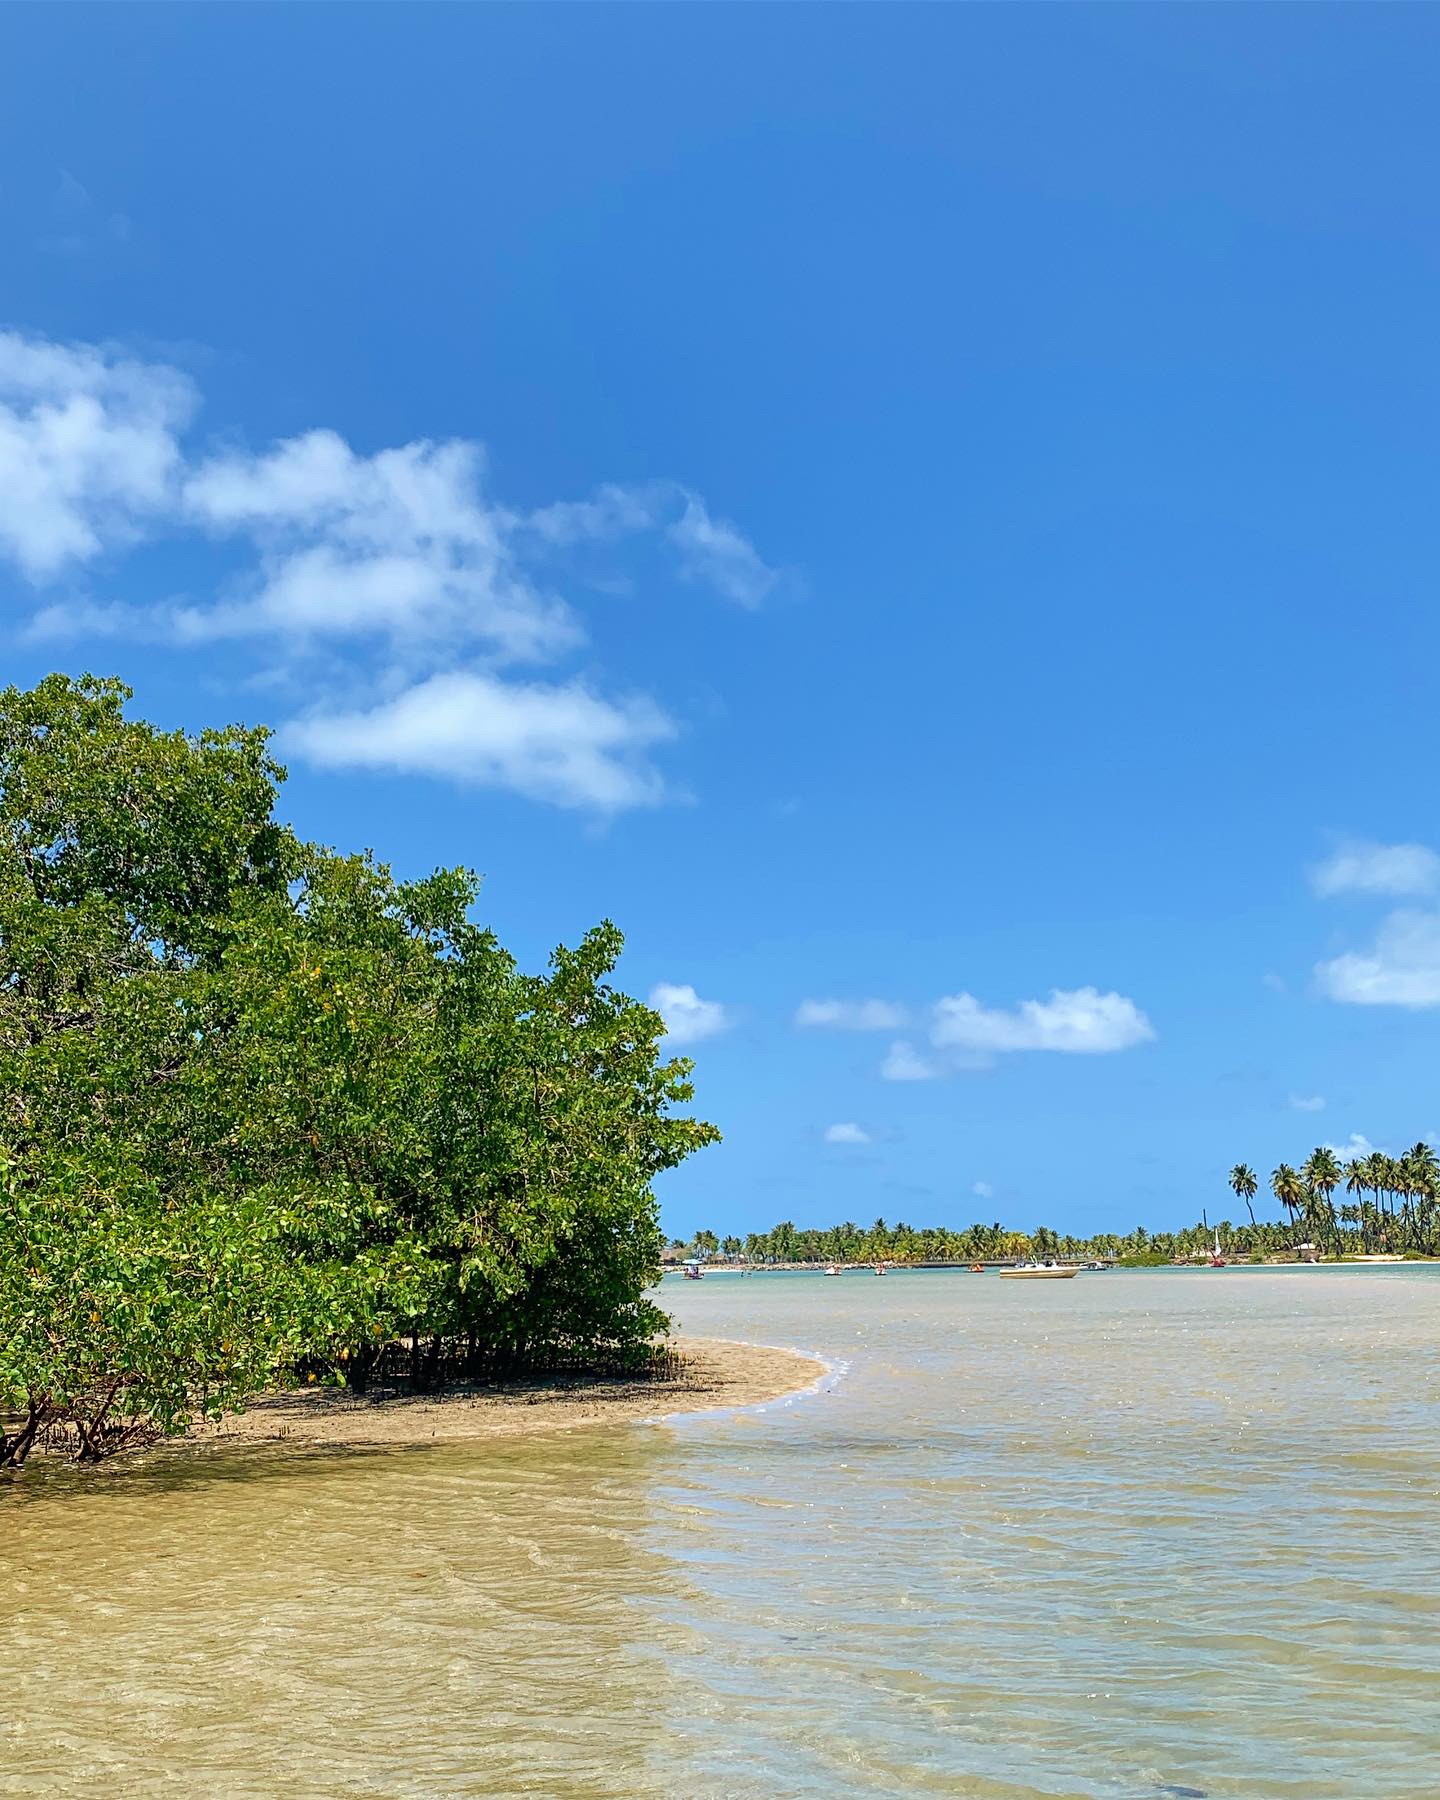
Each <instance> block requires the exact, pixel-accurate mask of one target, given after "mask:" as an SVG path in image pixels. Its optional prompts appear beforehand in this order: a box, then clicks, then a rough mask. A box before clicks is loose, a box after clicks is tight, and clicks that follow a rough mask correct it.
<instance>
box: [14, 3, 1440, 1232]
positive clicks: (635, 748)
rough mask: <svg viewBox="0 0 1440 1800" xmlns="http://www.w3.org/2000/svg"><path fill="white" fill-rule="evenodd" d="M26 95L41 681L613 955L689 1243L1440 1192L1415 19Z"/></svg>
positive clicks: (1210, 19) (459, 32)
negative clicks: (665, 1043) (254, 752)
mask: <svg viewBox="0 0 1440 1800" xmlns="http://www.w3.org/2000/svg"><path fill="white" fill-rule="evenodd" d="M0 37H3V44H0V50H3V54H0V69H3V73H0V99H3V104H0V146H3V165H0V166H3V170H4V177H3V182H0V233H3V239H0V241H3V244H4V249H5V256H4V271H5V279H4V284H3V290H0V311H3V325H4V327H5V329H6V330H7V332H8V335H7V336H6V337H5V338H4V340H3V344H0V591H3V594H4V596H5V599H6V602H7V605H8V617H9V627H10V628H9V631H8V634H7V638H6V658H5V661H6V668H5V675H6V677H7V678H8V679H13V680H16V681H20V682H29V681H32V680H34V679H36V678H38V676H40V675H41V674H43V673H44V672H45V671H46V670H48V669H50V668H55V667H61V668H66V669H70V670H75V671H78V670H80V669H83V668H92V669H97V670H101V671H105V672H113V673H118V674H121V675H123V676H124V677H125V678H126V679H127V680H128V681H130V683H131V684H132V685H133V686H134V688H135V689H136V693H137V705H138V706H139V707H140V709H141V710H143V711H144V712H145V713H146V714H148V715H149V716H152V717H154V718H157V719H159V720H162V721H164V722H166V723H169V724H183V725H186V726H190V727H198V726H201V725H204V724H207V723H216V722H219V721H222V720H225V719H230V718H233V717H240V718H244V719H246V720H249V721H252V722H253V721H260V720H264V721H267V722H270V723H273V724H274V725H276V726H277V727H278V728H279V731H280V742H281V747H282V751H283V754H284V755H285V756H286V758H287V760H288V762H289V764H290V766H291V771H292V775H291V781H290V784H289V786H288V789H287V792H286V798H285V804H286V808H287V810H288V812H289V813H290V815H291V816H292V817H293V818H294V820H295V821H296V823H297V824H298V825H299V827H300V828H301V829H302V830H304V831H305V832H307V833H310V834H312V835H315V836H318V837H321V838H323V839H325V840H326V841H329V842H331V843H334V844H337V845H339V846H341V847H344V848H358V847H362V846H372V845H373V846H375V847H376V848H377V849H378V850H380V851H381V852H382V853H383V854H385V855H386V856H388V857H389V858H390V860H392V861H393V863H394V864H395V865H396V866H397V868H398V869H399V870H401V871H402V872H417V871H420V870H422V869H425V868H428V867H430V866H433V865H435V864H437V863H451V862H465V863H468V864H470V865H472V866H475V867H477V868H479V869H481V870H482V871H484V873H485V874H486V877H487V882H486V888H485V896H484V910H485V914H486V917H487V919H488V920H489V921H490V922H492V923H493V924H494V925H495V926H496V928H497V929H498V930H499V931H500V932H501V934H502V935H503V936H504V937H505V938H506V940H507V941H509V942H510V943H511V944H512V945H514V946H515V948H516V949H517V950H518V952H519V953H520V954H521V955H522V957H524V958H525V959H526V960H529V961H539V960H540V959H541V958H543V956H544V955H545V953H546V951H547V950H548V948H549V947H550V945H551V944H553V943H554V942H556V941H558V940H561V939H573V938H574V937H575V936H576V935H577V934H578V933H579V932H580V931H582V930H583V929H584V928H585V926H586V925H587V924H589V923H591V922H592V921H594V920H595V919H597V918H599V917H601V916H602V915H610V916H613V917H614V918H615V919H616V920H617V921H618V922H619V923H620V924H621V925H622V927H623V928H624V930H625V931H626V933H627V935H628V939H629V948H628V950H627V953H626V958H625V963H624V968H623V978H624V981H625V983H626V985H627V986H629V987H630V988H631V990H632V991H635V992H638V993H641V994H646V995H648V994H651V993H652V992H655V993H657V994H658V995H659V996H660V997H661V999H662V1002H663V1006H664V1008H665V1010H666V1011H667V1016H668V1017H669V1018H670V1019H671V1022H672V1026H673V1028H674V1034H675V1036H676V1038H677V1040H683V1041H684V1047H686V1048H688V1049H690V1050H691V1051H692V1052H693V1054H694V1056H695V1058H696V1061H697V1065H698V1074H697V1079H698V1083H699V1090H700V1100H701V1109H702V1110H703V1112H704V1113H705V1114H706V1115H707V1116H709V1117H711V1118H713V1119H714V1120H715V1121H716V1122H717V1123H718V1124H719V1125H720V1126H721V1128H722V1130H723V1131H724V1133H725V1138H726V1141H725V1143H724V1145H723V1147H722V1148H721V1149H719V1150H718V1151H713V1152H710V1153H708V1154H707V1155H706V1156H704V1157H702V1158H699V1159H697V1160H696V1161H695V1162H694V1163H693V1164H691V1165H690V1166H689V1167H687V1168H686V1169H685V1170H684V1171H681V1172H678V1173H677V1174H676V1175H674V1176H673V1177H671V1178H669V1180H668V1181H667V1183H666V1184H665V1186H664V1188H663V1190H662V1197H663V1201H664V1211H665V1219H666V1223H667V1225H668V1226H669V1227H670V1229H672V1230H673V1231H676V1232H678V1233H687V1232H688V1231H690V1230H691V1229H693V1228H695V1227H697V1226H701V1225H713V1226H714V1227H716V1228H717V1229H722V1230H724V1229H730V1228H733V1229H737V1230H745V1229H751V1228H758V1227H764V1226H768V1225H770V1224H772V1223H774V1222H775V1221H776V1220H777V1219H780V1218H791V1219H794V1220H796V1221H797V1222H800V1223H821V1222H829V1221H831V1220H834V1219H839V1218H845V1217H850V1218H857V1219H862V1220H869V1219H871V1218H873V1217H875V1216H876V1215H877V1214H883V1215H884V1216H885V1217H887V1218H889V1219H892V1220H893V1219H895V1218H906V1219H909V1220H910V1221H911V1222H915V1223H923V1222H940V1223H951V1224H962V1223H965V1222H967V1221H968V1220H970V1219H972V1218H975V1217H983V1218H987V1219H988V1218H992V1217H1000V1218H1002V1219H1004V1220H1006V1221H1007V1222H1010V1223H1014V1224H1017V1225H1028V1224H1031V1223H1034V1222H1036V1221H1038V1220H1041V1219H1044V1220H1047V1221H1049V1222H1053V1223H1056V1224H1059V1225H1061V1226H1073V1227H1077V1228H1078V1227H1087V1228H1094V1229H1102V1228H1103V1229H1108V1228H1120V1229H1123V1228H1128V1227H1129V1226H1130V1225H1133V1224H1134V1223H1136V1222H1137V1221H1141V1220H1143V1221H1144V1222H1146V1223H1148V1224H1152V1225H1155V1224H1163V1223H1168V1222H1179V1221H1181V1220H1188V1219H1190V1218H1193V1217H1194V1216H1195V1215H1196V1214H1197V1213H1198V1211H1199V1208H1200V1207H1201V1206H1202V1205H1206V1206H1208V1207H1209V1208H1210V1210H1211V1216H1212V1217H1214V1216H1215V1215H1216V1213H1217V1212H1224V1211H1225V1210H1226V1200H1227V1196H1226V1192H1225V1189H1224V1172H1225V1170H1226V1169H1227V1168H1228V1167H1229V1165H1230V1164H1231V1163H1232V1162H1233V1161H1234V1160H1236V1159H1237V1158H1244V1159H1246V1160H1248V1161H1250V1162H1252V1163H1254V1164H1255V1166H1256V1167H1257V1168H1258V1169H1260V1170H1261V1171H1262V1172H1263V1173H1268V1171H1269V1170H1270V1169H1271V1168H1272V1167H1273V1166H1274V1164H1275V1163H1276V1162H1277V1161H1278V1160H1280V1159H1281V1158H1282V1157H1283V1158H1290V1159H1294V1158H1298V1157H1300V1156H1303V1154H1304V1153H1305V1152H1306V1151H1308V1149H1309V1148H1310V1147H1311V1146H1312V1145H1314V1144H1315V1143H1317V1142H1326V1143H1330V1144H1334V1145H1337V1146H1342V1147H1343V1146H1347V1145H1349V1144H1350V1143H1351V1142H1352V1141H1356V1140H1363V1142H1367V1143H1373V1144H1375V1145H1377V1146H1380V1147H1384V1148H1388V1149H1392V1150H1398V1149H1400V1148H1403V1147H1404V1146H1405V1145H1406V1144H1408V1143H1410V1142H1413V1141H1414V1140H1415V1139H1416V1138H1417V1137H1419V1136H1422V1135H1427V1134H1435V1133H1440V1097H1437V1096H1436V1094H1435V1093H1434V1089H1433V1070H1434V1066H1435V1050H1436V1043H1437V1035H1440V1034H1437V1021H1440V1014H1437V1011H1436V1008H1437V1007H1440V859H1437V858H1436V856H1435V847H1437V846H1440V822H1437V820H1436V817H1435V808H1434V802H1433V786H1434V783H1433V777H1432V771H1433V765H1434V749H1435V746H1434V737H1435V725H1434V722H1433V721H1434V707H1433V701H1432V692H1433V685H1434V677H1433V671H1434V667H1435V661H1436V651H1437V641H1436V640H1437V628H1436V623H1435V619H1436V609H1435V591H1436V583H1437V563H1440V543H1437V536H1440V513H1437V508H1436V504H1435V493H1436V478H1437V445H1436V431H1435V419H1436V417H1437V405H1436V399H1437V394H1436V388H1437V378H1440V338H1437V333H1436V330H1435V319H1436V317H1437V302H1440V293H1437V271H1436V245H1437V242H1440V232H1437V226H1440V218H1437V213H1440V193H1437V190H1436V186H1435V183H1434V179H1433V172H1434V167H1435V159H1436V154H1437V151H1440V119H1437V115H1436V112H1435V108H1434V104H1433V94H1434V86H1435V80H1436V77H1437V73H1440V16H1437V15H1436V13H1435V12H1434V11H1433V9H1427V8H1345V7H1327V8H1308V9H1300V8H1290V7H1273V8H1272V7H1266V6H1250V7H1244V8H1239V7H1224V8H1204V7H1189V8H1158V7H1157V8H1129V7H1118V6H1110V7H1104V8H1093V9H1092V8H1089V7H1085V6H1072V7H1064V8H1040V7H1011V8H997V7H976V8H970V7H948V8H947V7H917V8H907V7H901V6H887V7H875V8H859V7H843V8H841V7H829V8H821V7H787V8H771V7H743V8H731V7H726V6H716V7H670V8H662V7H632V8H623V9H616V8H611V7H608V6H604V5H596V6H589V7H584V8H575V7H571V8H554V7H522V8H486V9H481V8H458V7H450V8H434V9H427V8H423V7H407V8H393V7H392V8H376V9H369V8H342V7H337V6H330V7H317V8H309V7H304V6H292V7H286V8H253V7H250V8H232V7H227V6H211V7H204V8H178V7H172V8H158V7H157V8H135V7H127V8H111V7H102V8H97V9H91V8H86V7H81V6H69V7H54V8H38V7H31V8H25V9H11V10H10V12H9V13H8V14H7V15H6V16H5V18H4V19H3V21H0ZM1231 1207H1232V1209H1233V1203H1231Z"/></svg>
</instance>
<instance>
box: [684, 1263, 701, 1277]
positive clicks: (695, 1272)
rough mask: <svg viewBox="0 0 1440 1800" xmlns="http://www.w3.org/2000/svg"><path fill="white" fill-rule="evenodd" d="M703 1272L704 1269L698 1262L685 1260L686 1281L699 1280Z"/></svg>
mask: <svg viewBox="0 0 1440 1800" xmlns="http://www.w3.org/2000/svg"><path fill="white" fill-rule="evenodd" d="M704 1273H705V1271H704V1270H703V1269H702V1268H701V1267H700V1265H699V1263H698V1262H687V1263H686V1265H685V1279H686V1280H687V1281H699V1280H700V1279H701V1277H702V1276H703V1275H704Z"/></svg>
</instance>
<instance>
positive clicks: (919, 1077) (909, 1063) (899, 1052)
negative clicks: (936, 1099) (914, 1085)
mask: <svg viewBox="0 0 1440 1800" xmlns="http://www.w3.org/2000/svg"><path fill="white" fill-rule="evenodd" d="M939 1073H940V1071H939V1070H938V1069H937V1068H936V1067H935V1066H934V1064H933V1063H928V1062H926V1060H925V1058H924V1057H923V1056H921V1054H920V1053H919V1051H918V1050H916V1048H915V1046H914V1045H913V1044H907V1043H906V1042H905V1040H904V1039H903V1038H897V1039H896V1040H895V1042H894V1043H893V1044H892V1045H891V1046H890V1048H889V1050H888V1051H887V1052H886V1053H885V1060H884V1062H883V1063H881V1065H880V1076H881V1079H882V1080H883V1081H934V1079H935V1078H936V1076H937V1075H938V1074H939Z"/></svg>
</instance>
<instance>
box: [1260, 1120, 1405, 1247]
mask: <svg viewBox="0 0 1440 1800" xmlns="http://www.w3.org/2000/svg"><path fill="white" fill-rule="evenodd" d="M1342 1184H1343V1185H1344V1188H1345V1191H1346V1192H1347V1193H1348V1194H1351V1195H1353V1196H1354V1200H1353V1202H1352V1203H1351V1204H1350V1205H1342V1206H1340V1207H1338V1208H1337V1207H1336V1205H1335V1198H1334V1196H1335V1190H1336V1188H1338V1187H1340V1186H1341V1185H1342ZM1230 1186H1231V1187H1232V1188H1233V1189H1234V1191H1235V1194H1236V1195H1237V1197H1238V1198H1239V1199H1241V1200H1243V1201H1244V1202H1245V1205H1246V1208H1247V1209H1248V1211H1249V1213H1250V1220H1251V1224H1252V1225H1254V1224H1255V1209H1254V1207H1253V1206H1251V1204H1250V1203H1251V1201H1252V1200H1253V1199H1254V1197H1255V1195H1256V1193H1257V1192H1258V1190H1259V1182H1258V1181H1257V1179H1256V1176H1255V1171H1254V1170H1253V1169H1252V1168H1250V1167H1249V1165H1248V1164H1246V1163H1236V1165H1235V1167H1234V1168H1233V1169H1232V1170H1231V1171H1230ZM1270 1191H1271V1192H1272V1193H1273V1194H1274V1196H1275V1198H1276V1199H1277V1200H1278V1201H1279V1202H1280V1205H1281V1206H1282V1207H1283V1208H1284V1209H1285V1215H1286V1218H1287V1219H1288V1220H1289V1223H1290V1227H1291V1230H1292V1231H1294V1230H1295V1229H1296V1228H1297V1227H1299V1226H1301V1225H1303V1226H1304V1229H1305V1231H1306V1232H1307V1233H1308V1235H1309V1237H1310V1240H1311V1241H1312V1242H1313V1243H1315V1244H1317V1245H1318V1244H1326V1245H1328V1246H1329V1248H1330V1249H1331V1250H1332V1251H1333V1252H1334V1253H1335V1254H1336V1255H1340V1254H1342V1253H1343V1252H1344V1251H1345V1250H1346V1248H1347V1247H1349V1246H1350V1245H1352V1244H1353V1245H1358V1248H1359V1249H1360V1251H1361V1252H1362V1254H1363V1253H1366V1252H1370V1251H1382V1252H1384V1251H1388V1252H1391V1253H1399V1252H1404V1251H1407V1250H1409V1251H1413V1252H1417V1253H1418V1254H1420V1255H1430V1254H1432V1253H1433V1251H1434V1249H1435V1219H1436V1211H1437V1206H1440V1158H1437V1157H1436V1154H1435V1152H1434V1150H1433V1149H1432V1148H1431V1147H1430V1145H1429V1144H1425V1143H1420V1144H1415V1145H1414V1146H1413V1147H1412V1148H1411V1149H1409V1150H1407V1151H1406V1152H1405V1154H1404V1155H1403V1156H1386V1155H1385V1154H1384V1153H1383V1152H1381V1151H1379V1150H1376V1151H1372V1152H1371V1153H1370V1154H1369V1155H1368V1156H1357V1157H1354V1158H1352V1159H1351V1160H1350V1161H1349V1162H1345V1163H1342V1162H1341V1161H1340V1159H1339V1158H1338V1157H1337V1156H1336V1154H1335V1152H1334V1151H1333V1150H1329V1149H1327V1148H1326V1147H1325V1146H1324V1145H1321V1146H1319V1147H1318V1148H1317V1149H1315V1150H1313V1151H1311V1153H1310V1156H1309V1159H1308V1160H1307V1161H1306V1162H1305V1163H1303V1164H1302V1165H1301V1167H1300V1168H1298V1169H1295V1168H1292V1167H1291V1165H1290V1164H1289V1163H1281V1164H1280V1166H1279V1168H1277V1169H1276V1170H1275V1172H1274V1173H1273V1174H1272V1175H1271V1177H1270ZM1367 1196H1368V1198H1367Z"/></svg>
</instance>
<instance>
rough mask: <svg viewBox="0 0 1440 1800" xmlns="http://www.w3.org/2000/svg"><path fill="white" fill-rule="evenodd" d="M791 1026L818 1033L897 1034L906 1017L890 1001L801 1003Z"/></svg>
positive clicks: (892, 1001)
mask: <svg viewBox="0 0 1440 1800" xmlns="http://www.w3.org/2000/svg"><path fill="white" fill-rule="evenodd" d="M795 1023H796V1024H797V1025H799V1026H801V1027H802V1028H804V1029H809V1030H820V1031H901V1030H903V1029H904V1027H905V1026H906V1025H907V1024H908V1023H909V1014H908V1012H907V1010H906V1008H905V1007H903V1006H901V1005H899V1004H898V1002H896V1001H894V1000H802V1001H801V1002H800V1004H799V1006H798V1007H797V1008H796V1009H795Z"/></svg>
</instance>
